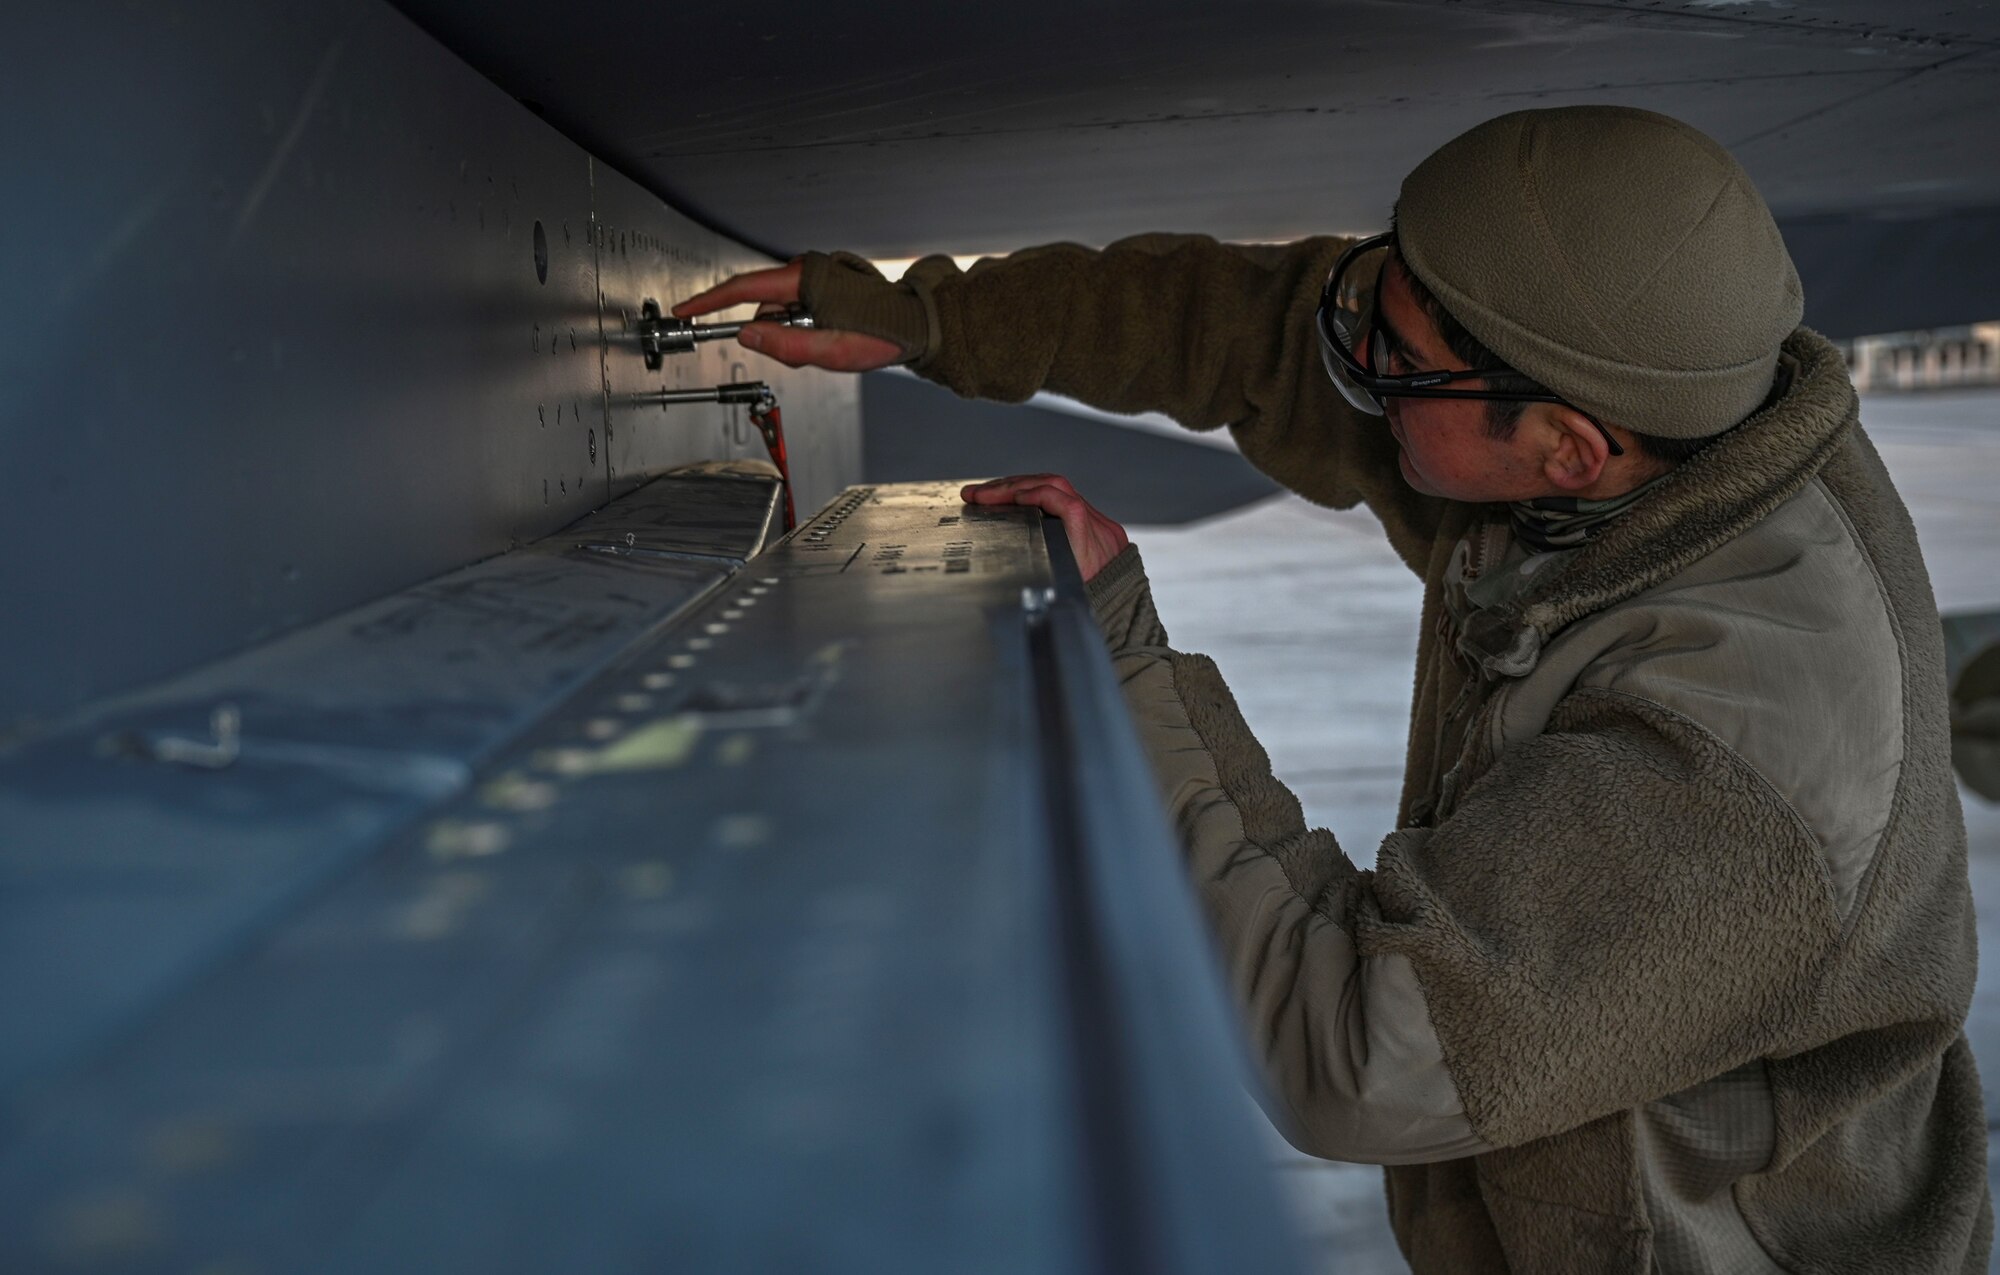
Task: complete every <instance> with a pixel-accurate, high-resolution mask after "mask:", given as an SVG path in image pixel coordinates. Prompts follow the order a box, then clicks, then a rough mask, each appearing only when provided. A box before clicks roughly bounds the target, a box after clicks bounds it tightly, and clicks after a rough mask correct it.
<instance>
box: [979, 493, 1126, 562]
mask: <svg viewBox="0 0 2000 1275" xmlns="http://www.w3.org/2000/svg"><path fill="white" fill-rule="evenodd" d="M958 494H959V496H960V497H961V498H962V499H963V500H964V501H965V503H966V504H968V505H1033V506H1034V507H1035V508H1037V509H1039V510H1041V511H1042V512H1043V513H1046V514H1054V515H1055V516H1056V517H1057V518H1060V519H1062V525H1063V530H1064V531H1065V532H1067V533H1068V534H1069V547H1070V549H1071V550H1073V551H1074V552H1075V553H1076V565H1077V568H1078V569H1079V570H1080V571H1082V572H1083V578H1084V579H1085V580H1089V579H1090V578H1091V577H1093V576H1095V575H1096V574H1097V573H1098V572H1100V571H1102V570H1104V566H1105V564H1106V563H1108V562H1110V561H1111V560H1112V559H1113V558H1115V557H1117V556H1118V555H1119V553H1120V552H1121V551H1122V550H1123V549H1124V548H1125V546H1126V545H1128V544H1130V543H1131V541H1130V540H1129V539H1128V538H1127V537H1126V535H1125V528H1123V527H1121V526H1119V525H1118V524H1117V523H1115V522H1113V521H1111V520H1110V519H1109V518H1106V517H1105V516H1104V515H1103V514H1101V513H1098V512H1097V511H1096V510H1095V509H1092V508H1091V507H1090V503H1089V502H1088V501H1086V500H1084V498H1083V497H1081V496H1079V495H1077V494H1076V488H1074V487H1072V486H1070V485H1069V479H1067V478H1064V477H1063V476H1062V475H1061V474H1018V475H1016V476H1015V477H1012V478H995V479H993V480H992V481H991V482H984V483H974V484H973V485H972V486H970V487H967V488H965V489H963V490H962V491H960V492H959V493H958Z"/></svg>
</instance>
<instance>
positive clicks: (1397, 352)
mask: <svg viewBox="0 0 2000 1275" xmlns="http://www.w3.org/2000/svg"><path fill="white" fill-rule="evenodd" d="M1378 342H1379V343H1380V349H1379V350H1378V349H1374V348H1370V349H1367V350H1364V351H1363V352H1362V354H1361V357H1362V358H1364V359H1367V360H1369V361H1371V362H1372V363H1373V364H1374V365H1375V367H1376V369H1377V370H1378V371H1381V372H1385V373H1392V374H1398V375H1400V374H1403V373H1408V372H1428V371H1436V370H1447V369H1448V370H1459V369H1462V368H1464V367H1465V366H1466V364H1465V362H1464V361H1463V360H1461V359H1460V358H1459V357H1458V356H1457V355H1455V354H1453V353H1452V352H1451V347H1449V346H1447V345H1446V344H1445V342H1444V337H1443V335H1442V334H1440V333H1439V332H1438V330H1437V325H1436V324H1434V323H1432V322H1431V318H1430V316H1429V315H1427V314H1425V313H1424V308H1423V307H1422V306H1421V305H1419V304H1418V303H1417V299H1416V297H1415V295H1414V294H1412V293H1411V291H1410V285H1409V279H1408V276H1406V275H1405V274H1404V272H1403V263H1402V260H1401V259H1400V258H1399V257H1397V256H1395V255H1393V254H1392V255H1391V256H1390V258H1389V262H1388V264H1387V265H1386V266H1384V267H1383V269H1382V280H1381V282H1380V284H1378V285H1377V287H1376V293H1375V327H1374V331H1373V332H1372V333H1371V334H1370V336H1369V338H1368V344H1369V346H1370V347H1374V346H1375V345H1376V344H1377V343H1378ZM1465 384H1466V387H1467V388H1473V387H1476V386H1478V385H1479V382H1476V381H1475V382H1467V383H1465ZM1486 406H1487V405H1486V403H1485V402H1483V401H1480V400H1476V399H1443V398H1389V399H1386V400H1384V411H1385V413H1386V414H1387V416H1388V420H1389V429H1390V432H1391V433H1393V434H1394V435H1395V438H1396V443H1397V446H1398V447H1400V448H1401V449H1402V450H1401V455H1400V456H1399V458H1398V460H1399V464H1400V465H1401V467H1402V471H1403V480H1404V481H1405V482H1407V483H1409V484H1410V486H1412V487H1414V488H1416V489H1417V490H1418V491H1420V492H1423V493H1424V494H1426V495H1430V496H1443V497H1446V498H1447V499H1450V500H1464V501H1473V502H1491V501H1509V500H1528V499H1532V498H1533V497H1536V496H1541V495H1546V494H1548V493H1547V486H1548V484H1547V481H1546V479H1545V477H1544V475H1543V473H1542V467H1541V464H1540V459H1539V457H1537V456H1534V455H1533V454H1532V453H1531V449H1530V448H1529V447H1528V446H1527V445H1526V444H1527V440H1528V438H1529V435H1530V432H1531V431H1529V430H1528V429H1527V428H1525V426H1526V425H1527V424H1528V422H1527V421H1525V420H1524V421H1523V422H1522V426H1523V428H1518V429H1516V430H1515V432H1514V434H1513V436H1512V437H1510V438H1504V439H1502V438H1493V437H1491V436H1489V435H1488V434H1487V432H1486ZM1535 406H1539V405H1538V404H1537V405H1534V406H1531V407H1530V409H1529V410H1530V412H1532V411H1533V410H1534V407H1535Z"/></svg>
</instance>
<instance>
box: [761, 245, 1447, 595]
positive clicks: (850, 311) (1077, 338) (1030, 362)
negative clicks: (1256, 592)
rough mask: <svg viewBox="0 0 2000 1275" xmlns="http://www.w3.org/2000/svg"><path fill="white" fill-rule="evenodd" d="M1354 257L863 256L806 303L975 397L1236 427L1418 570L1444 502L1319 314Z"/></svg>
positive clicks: (807, 294)
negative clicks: (1363, 396)
mask: <svg viewBox="0 0 2000 1275" xmlns="http://www.w3.org/2000/svg"><path fill="white" fill-rule="evenodd" d="M1347 242H1348V241H1347V240H1345V239H1337V238H1315V239H1303V240H1300V241H1298V242H1296V243H1289V244H1272V245H1241V244H1225V243H1219V242H1217V241H1216V240H1214V239H1211V238H1208V237H1206V236H1201V235H1139V236H1135V237H1134V238H1130V239H1124V240H1120V241H1119V242H1117V243H1114V244H1111V245H1109V246H1108V247H1106V248H1103V249H1101V250H1093V249H1088V248H1083V247H1079V246H1077V245H1075V244H1052V245H1049V246H1047V247H1041V248H1030V249H1026V250H1024V251H1021V252H1016V253H1013V254H1011V255H1009V256H1005V257H990V258H986V259H983V260H981V261H979V262H977V263H975V264H974V265H973V266H972V268H971V269H969V270H963V271H961V270H960V269H959V268H958V267H957V266H956V265H955V264H954V263H953V262H952V261H951V259H950V258H948V257H926V258H924V259H923V260H921V261H918V262H917V263H916V264H915V265H913V266H911V267H910V269H909V271H908V272H907V273H906V274H905V275H904V276H903V280H902V282H901V283H900V284H896V285H892V284H888V283H886V282H885V281H883V280H882V278H881V276H880V275H879V274H876V273H875V271H874V269H873V268H872V267H870V266H869V265H868V264H867V263H866V262H864V261H862V260H860V259H859V258H856V257H851V256H847V255H845V254H838V255H834V256H826V255H823V254H817V253H808V254H807V255H806V256H805V257H803V258H802V259H801V260H800V267H801V276H800V296H801V298H802V299H803V300H804V301H805V302H806V304H807V305H809V306H810V307H811V308H812V310H813V312H814V314H815V316H816V317H817V318H818V319H819V320H820V321H821V322H822V323H824V324H826V325H828V326H830V327H833V328H836V329H838V328H850V327H851V328H853V329H855V330H858V331H865V332H871V333H873V334H875V335H879V336H883V337H887V338H889V339H891V340H894V341H896V342H897V343H898V344H899V345H900V346H901V347H902V348H903V349H904V350H905V351H907V352H908V355H909V365H910V368H911V370H912V371H915V372H916V373H917V374H918V375H920V376H923V377H926V378H928V379H930V380H932V381H935V382H937V383H938V384H940V385H943V386H945V387H947V388H949V389H951V390H952V391H954V392H955V393H958V394H961V395H964V396H967V397H976V398H988V399H998V400H1002V401H1008V402H1018V401H1020V400H1023V399H1026V398H1027V397H1029V396H1030V395H1032V394H1034V393H1036V392H1038V391H1042V390H1047V391H1050V392H1053V393H1057V394H1062V395H1066V396H1068V397H1070V398H1075V399H1078V400H1080V401H1081V402H1084V403H1088V404H1089V405H1091V406H1093V407H1098V408H1102V409H1104V410H1106V411H1113V412H1147V411H1153V412H1161V413H1164V414H1165V415H1167V416H1170V417H1172V418H1173V419H1174V420H1176V421H1179V422H1180V423H1181V424H1183V425H1186V426H1188V427H1189V428H1191V429H1214V428H1217V427H1220V426H1225V425H1226V426H1229V427H1230V430H1231V432H1232V433H1233V434H1234V436H1235V437H1236V440H1237V442H1238V444H1239V445H1240V446H1241V447H1242V449H1243V452H1244V455H1245V456H1247V457H1248V458H1249V459H1250V461H1251V462H1252V463H1253V464H1255V465H1257V466H1258V467H1259V468H1260V469H1262V470H1264V471H1265V472H1266V473H1268V474H1270V475H1271V476H1272V477H1274V478H1276V479H1277V480H1278V481H1279V482H1281V483H1283V484H1284V485H1285V486H1287V487H1290V488H1291V489H1293V490H1294V491H1297V492H1300V493H1301V494H1303V495H1305V496H1306V497H1307V498H1308V499H1311V500H1314V501H1317V502H1319V503H1322V504H1327V505H1331V506H1334V507H1335V508H1343V509H1344V508H1349V507H1351V506H1353V505H1355V504H1356V503H1359V502H1361V501H1366V502H1367V503H1368V505H1369V507H1370V508H1372V509H1373V510H1374V511H1375V513H1376V515H1377V516H1378V517H1379V518H1380V519H1381V520H1382V523H1383V526H1384V528H1385V529H1386V530H1387V531H1388V533H1389V539H1390V542H1391V543H1392V544H1393V545H1394V546H1395V548H1396V550H1397V551H1398V553H1400V554H1401V555H1402V557H1403V558H1404V560H1405V561H1406V562H1409V563H1410V564H1411V565H1412V567H1413V568H1414V569H1416V570H1418V571H1420V572H1421V571H1422V569H1423V564H1424V561H1425V555H1426V554H1427V553H1428V550H1429V546H1430V538H1431V532H1432V530H1433V529H1434V528H1435V527H1436V525H1437V520H1438V517H1439V514H1440V505H1441V502H1439V501H1436V500H1434V499H1432V498H1430V497H1427V496H1422V495H1419V494H1418V493H1417V492H1415V491H1413V490H1411V489H1410V487H1409V486H1408V485H1407V484H1406V483H1405V482H1404V481H1403V479H1402V475H1401V473H1400V471H1399V469H1398V466H1397V462H1396V445H1395V440H1394V439H1393V438H1392V437H1391V436H1390V434H1389V431H1388V429H1387V428H1386V427H1385V426H1384V425H1383V423H1382V422H1381V421H1379V420H1376V419H1374V418H1372V417H1367V416H1363V415H1361V414H1360V413H1358V412H1356V411H1354V409H1353V408H1351V407H1350V406H1348V404H1347V403H1346V401H1345V400H1343V399H1342V398H1341V397H1340V395H1339V393H1338V392H1337V391H1336V390H1335V389H1334V387H1333V385H1332V383H1331V382H1330V381H1328V379H1327V376H1326V372H1325V369H1324V368H1323V367H1322V366H1321V363H1320V357H1319V349H1318V344H1317V337H1316V336H1315V329H1314V326H1313V314H1314V311H1315V309H1316V307H1317V305H1318V300H1319V293H1320V287H1321V285H1322V284H1323V283H1324V281H1325V278H1326V272H1327V270H1328V269H1329V268H1330V266H1331V265H1332V263H1333V260H1334V258H1335V257H1337V256H1338V255H1339V253H1340V250H1341V249H1342V248H1343V247H1344V246H1346V244H1347Z"/></svg>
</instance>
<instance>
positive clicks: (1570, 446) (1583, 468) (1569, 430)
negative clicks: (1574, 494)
mask: <svg viewBox="0 0 2000 1275" xmlns="http://www.w3.org/2000/svg"><path fill="white" fill-rule="evenodd" d="M1543 424H1544V427H1545V429H1546V430H1547V438H1548V441H1547V445H1546V448H1545V450H1544V453H1543V457H1542V476H1543V477H1544V478H1547V479H1548V480H1549V482H1550V483H1551V484H1552V485H1553V486H1554V487H1555V488H1556V489H1557V490H1558V491H1585V490H1588V489H1589V488H1590V487H1592V486H1594V485H1595V484H1596V482H1597V480H1598V479H1599V478H1602V477H1603V476H1604V466H1605V465H1606V463H1608V462H1609V461H1610V459H1611V449H1610V448H1609V447H1607V446H1606V445H1605V442H1604V435H1603V434H1602V433H1600V432H1599V431H1598V429H1597V427H1596V426H1594V425H1592V424H1591V423H1590V419H1589V418H1588V417H1586V416H1585V415H1584V414H1583V413H1582V412H1579V411H1577V410H1576V409H1575V408H1573V407H1568V406H1565V405H1564V404H1561V403H1552V404H1550V405H1549V409H1548V413H1547V415H1546V416H1545V417H1544V418H1543Z"/></svg>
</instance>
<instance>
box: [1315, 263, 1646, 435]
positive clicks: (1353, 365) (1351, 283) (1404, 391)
mask: <svg viewBox="0 0 2000 1275" xmlns="http://www.w3.org/2000/svg"><path fill="white" fill-rule="evenodd" d="M1395 249H1396V236H1395V233H1394V232H1393V231H1391V232H1389V233H1387V234H1380V235H1374V236H1372V237H1370V238H1367V239H1362V240H1359V241H1357V242H1356V243H1354V244H1353V245H1351V246H1350V247H1349V248H1348V249H1347V251H1345V252H1343V253H1341V254H1340V259H1339V260H1337V261H1335V262H1334V263H1333V269H1332V270H1331V271H1330V272H1328V274H1327V276H1326V288H1325V290H1324V291H1322V292H1321V293H1320V297H1319V311H1318V313H1317V314H1316V315H1315V316H1314V325H1315V326H1316V327H1317V328H1318V330H1319V357H1320V362H1322V363H1324V364H1325V365H1326V374H1327V376H1329V377H1331V378H1332V380H1333V384H1334V387H1335V388H1336V389H1338V390H1339V391H1340V394H1341V397H1342V398H1345V399H1346V400H1347V401H1348V402H1349V403H1352V404H1353V405H1354V406H1355V408H1357V409H1358V410H1360V411H1363V412H1366V413H1368V414H1369V415H1370V416H1381V415H1384V414H1385V409H1384V407H1383V404H1382V400H1383V399H1385V398H1469V399H1488V400H1498V401H1501V402H1508V403H1560V404H1562V405H1563V406H1564V407H1567V408H1569V409H1570V410H1571V411H1573V412H1576V413H1578V414H1580V415H1581V416H1582V417H1583V418H1584V419H1585V420H1587V421H1589V422H1590V423H1591V424H1592V425H1595V426H1596V427H1597V432H1598V433H1600V434H1602V435H1604V443H1605V446H1607V447H1609V448H1610V449H1611V454H1612V455H1613V456H1623V455H1624V454H1625V449H1624V448H1623V447H1620V446H1619V445H1618V440H1617V439H1615V438H1613V437H1611V431H1610V430H1608V429H1606V428H1604V422H1602V421H1600V420H1598V419H1597V418H1596V417H1595V416H1592V415H1591V414H1590V413H1589V412H1586V411H1584V410H1583V409H1582V408H1580V407H1578V406H1577V405H1576V404H1574V403H1572V402H1570V401H1569V400H1568V399H1566V398H1563V397H1561V396H1560V395H1556V394H1546V393H1543V394H1535V393H1519V392H1509V391H1506V390H1494V389H1482V388H1476V387H1461V386H1456V385H1454V384H1453V382H1455V381H1478V380H1484V379H1487V378H1489V377H1510V376H1511V377H1518V376H1520V375H1521V374H1520V373H1519V372H1516V371H1515V370H1514V369H1512V368H1477V367H1474V368H1460V369H1458V370H1456V371H1452V370H1446V369H1439V370H1436V371H1427V372H1406V373H1403V374H1402V375H1398V376H1392V375H1390V374H1388V373H1386V372H1383V371H1381V370H1380V369H1379V366H1378V364H1377V360H1378V359H1379V356H1380V346H1381V342H1379V341H1370V340H1369V339H1368V337H1369V332H1370V327H1371V324H1372V320H1373V316H1374V309H1375V292H1376V289H1377V287H1379V285H1380V281H1381V278H1382V268H1383V266H1385V265H1386V264H1388V261H1389V254H1390V253H1392V252H1394V251H1395ZM1364 344H1365V345H1366V347H1367V354H1368V359H1367V361H1365V362H1364V361H1363V360H1362V358H1361V356H1360V355H1359V354H1358V353H1357V351H1359V350H1361V349H1362V347H1363V346H1364Z"/></svg>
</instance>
